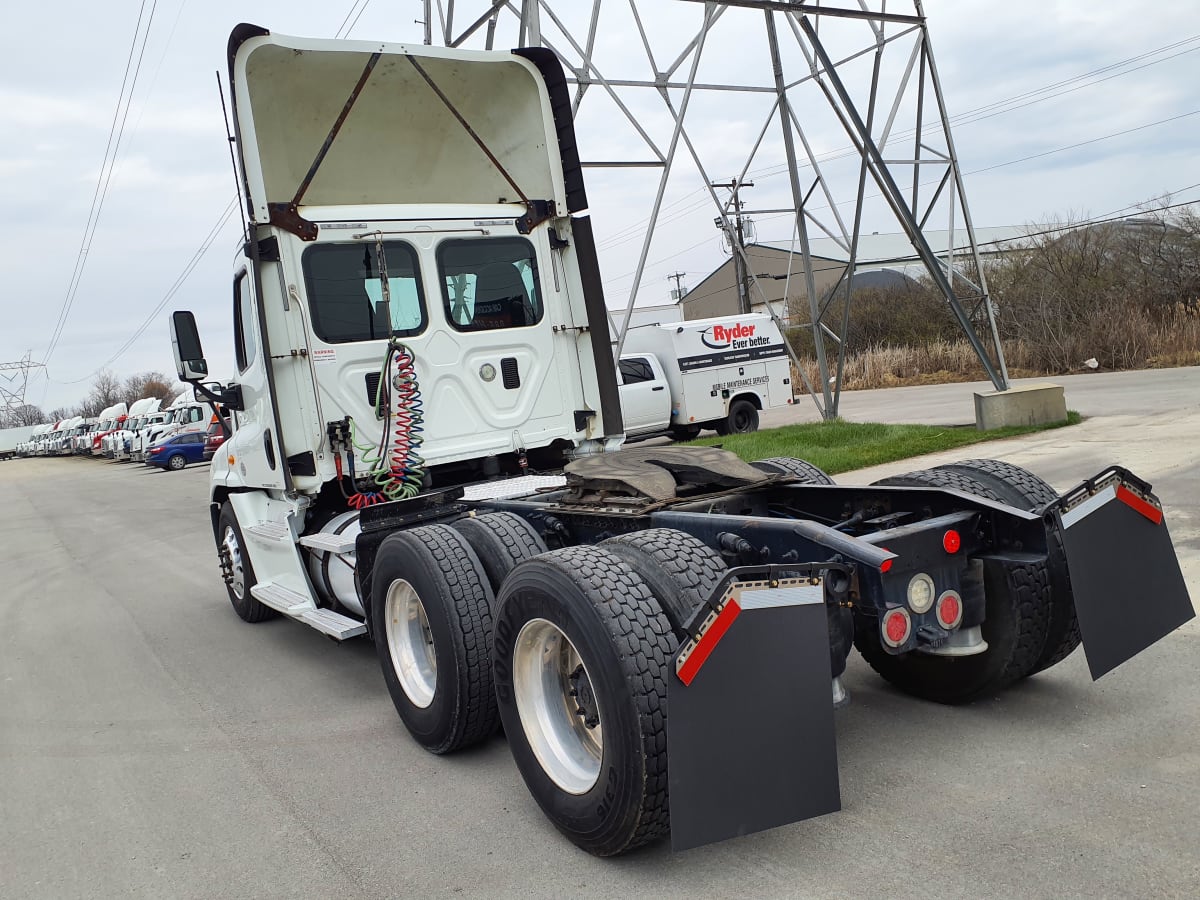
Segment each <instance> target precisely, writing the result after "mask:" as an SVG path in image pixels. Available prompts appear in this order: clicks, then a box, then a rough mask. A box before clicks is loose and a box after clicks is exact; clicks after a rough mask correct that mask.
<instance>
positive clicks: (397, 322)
mask: <svg viewBox="0 0 1200 900" xmlns="http://www.w3.org/2000/svg"><path fill="white" fill-rule="evenodd" d="M303 267H304V282H305V285H306V286H307V288H308V304H309V310H310V312H311V315H312V327H313V331H315V332H316V334H317V337H319V338H320V339H321V340H323V341H325V342H326V343H328V344H344V343H349V342H352V341H375V340H383V339H384V338H387V337H389V336H391V335H396V336H398V337H409V336H411V335H415V334H420V333H421V332H422V331H424V330H425V324H426V321H427V318H426V314H425V297H424V294H423V292H422V290H421V275H420V267H419V266H418V263H417V254H416V251H415V250H414V249H413V248H412V247H411V246H410V245H409V244H406V243H404V242H403V241H384V242H383V257H382V259H380V255H379V245H378V244H377V243H375V242H369V243H367V242H364V243H355V244H317V245H315V246H312V247H309V248H307V249H306V250H305V251H304V257H303ZM384 272H386V273H387V285H388V290H387V292H386V294H387V296H385V292H384V289H383V275H382V273H384Z"/></svg>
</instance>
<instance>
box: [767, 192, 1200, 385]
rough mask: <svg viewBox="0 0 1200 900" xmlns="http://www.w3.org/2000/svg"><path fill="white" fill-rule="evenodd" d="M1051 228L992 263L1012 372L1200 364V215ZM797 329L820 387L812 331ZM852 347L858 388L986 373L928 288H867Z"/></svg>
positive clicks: (846, 375)
mask: <svg viewBox="0 0 1200 900" xmlns="http://www.w3.org/2000/svg"><path fill="white" fill-rule="evenodd" d="M1047 231H1048V232H1049V233H1046V234H1037V235H1031V236H1030V237H1028V238H1026V239H1025V240H1023V241H1020V242H1016V243H1014V245H1013V246H1011V247H1009V248H1007V252H1005V253H1002V254H997V255H995V256H992V257H990V258H987V259H986V261H985V263H984V266H985V273H986V275H987V280H988V287H989V289H990V291H991V295H992V297H993V298H994V300H995V301H996V303H997V306H998V308H999V311H1000V315H999V318H998V326H999V329H1000V336H1001V340H1002V342H1003V345H1004V351H1005V358H1006V360H1007V362H1008V367H1009V371H1010V373H1011V374H1012V375H1013V376H1014V377H1024V376H1035V375H1061V374H1066V373H1070V372H1080V371H1090V368H1091V367H1090V366H1089V364H1088V361H1089V360H1091V361H1094V364H1095V365H1094V367H1095V368H1098V369H1099V370H1101V371H1103V370H1114V369H1139V368H1154V367H1164V368H1165V367H1170V366H1186V365H1200V212H1197V210H1196V209H1195V208H1193V207H1185V208H1183V209H1182V210H1175V211H1173V214H1172V215H1169V216H1168V215H1167V214H1166V213H1165V212H1158V213H1154V212H1150V213H1146V214H1144V215H1142V216H1139V217H1138V218H1136V219H1129V220H1123V221H1118V222H1108V223H1102V224H1098V225H1079V226H1074V227H1073V226H1071V225H1070V223H1068V224H1067V225H1065V226H1062V227H1059V228H1054V229H1047ZM789 336H790V338H791V339H792V341H793V345H794V346H796V348H797V350H798V351H799V353H800V355H801V357H802V358H805V359H807V360H809V361H808V363H807V364H806V365H805V370H806V371H805V374H806V375H807V376H808V379H809V383H812V384H815V383H816V378H817V366H816V362H815V360H813V359H812V332H811V330H810V329H809V328H807V327H803V326H801V327H797V328H794V329H792V330H791V332H790V335H789ZM847 350H848V352H847V358H846V363H845V369H844V372H843V380H842V383H843V386H844V387H845V388H846V389H849V390H853V389H860V388H874V387H891V386H895V385H899V384H932V383H938V382H947V381H968V380H983V379H984V377H985V376H984V373H983V369H982V367H981V366H980V365H979V361H978V359H977V358H976V357H975V354H974V352H973V351H972V349H971V347H970V345H969V344H968V343H967V342H966V341H965V340H964V339H963V337H962V333H961V331H960V330H959V327H958V324H957V322H956V320H955V319H954V317H953V315H952V314H951V312H950V309H949V307H948V305H947V304H946V303H945V302H943V301H942V299H941V297H940V296H939V295H938V294H937V293H936V292H935V291H934V290H933V289H932V288H931V287H930V286H929V285H928V284H922V283H914V284H912V285H910V286H909V287H907V288H901V289H892V290H888V291H878V290H874V291H862V292H857V293H856V294H855V297H854V302H853V304H852V306H851V315H850V339H849V341H848V342H847ZM829 352H830V353H831V354H832V353H833V348H832V347H830V348H829ZM831 359H836V356H833V355H831ZM832 365H833V363H832V362H831V366H832Z"/></svg>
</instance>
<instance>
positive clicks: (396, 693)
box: [371, 525, 499, 754]
mask: <svg viewBox="0 0 1200 900" xmlns="http://www.w3.org/2000/svg"><path fill="white" fill-rule="evenodd" d="M493 603H494V598H493V595H492V589H491V587H490V586H489V585H488V580H487V573H486V572H485V571H484V569H483V565H482V564H481V563H480V562H479V557H477V556H476V555H475V551H474V550H472V549H471V546H470V544H468V543H467V541H466V539H465V538H463V536H462V535H460V534H459V533H458V532H457V531H455V530H454V529H453V528H450V527H449V526H447V525H424V526H421V527H419V528H411V529H409V530H407V531H398V532H396V533H394V534H390V535H388V536H387V537H386V538H384V540H383V543H382V544H380V545H379V552H378V553H377V554H376V556H375V565H374V568H373V570H372V573H371V619H372V622H373V626H374V627H373V629H372V630H373V633H374V636H375V649H376V653H377V654H378V656H379V662H380V665H381V667H382V668H383V678H384V681H385V682H386V683H387V688H388V693H389V694H390V695H391V697H392V703H394V704H395V706H396V712H398V713H399V714H400V719H401V720H402V721H403V722H404V725H405V727H407V728H408V731H409V734H411V735H412V737H413V740H415V741H416V742H417V743H418V744H420V745H421V746H422V747H424V748H425V749H426V750H428V751H430V752H431V753H438V754H441V753H450V752H452V751H454V750H458V749H460V748H462V747H467V746H470V745H471V744H476V743H478V742H479V741H482V740H484V739H485V738H487V737H488V736H489V735H491V734H492V733H494V732H495V730H496V726H497V724H498V721H499V720H498V716H497V713H496V699H495V694H494V690H493V687H492V670H491V661H490V655H491V650H492V605H493Z"/></svg>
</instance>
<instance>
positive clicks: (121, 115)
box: [42, 0, 158, 363]
mask: <svg viewBox="0 0 1200 900" xmlns="http://www.w3.org/2000/svg"><path fill="white" fill-rule="evenodd" d="M157 6H158V0H154V3H152V4H151V7H150V16H149V18H148V19H147V20H146V29H145V32H144V33H142V32H141V28H142V18H143V15H144V13H145V9H146V0H142V5H141V7H140V8H139V10H138V19H137V23H136V24H135V25H134V29H133V39H132V41H131V42H130V45H129V56H128V58H127V59H126V61H125V74H124V76H123V77H122V79H121V91H120V93H119V94H118V96H117V106H116V109H115V110H114V111H113V120H112V124H111V125H110V126H109V130H108V142H107V144H106V145H105V148H104V159H103V161H102V162H101V164H100V174H99V176H98V177H97V179H96V189H95V191H93V193H92V205H91V209H90V210H89V211H88V218H87V222H86V224H85V225H84V229H83V237H82V238H81V239H80V243H79V252H78V254H77V255H76V257H75V268H74V270H73V271H72V272H71V278H70V281H69V282H68V283H67V293H66V296H65V297H64V298H63V305H62V308H61V309H60V311H59V314H58V320H57V322H56V323H55V325H54V330H53V332H52V333H51V335H50V342H49V344H48V345H47V347H46V353H45V354H44V355H43V356H42V362H43V363H48V362H49V361H50V357H51V356H52V355H53V354H54V350H55V349H56V348H57V347H58V342H59V339H60V338H61V337H62V332H63V329H64V328H65V327H66V324H67V320H68V317H69V315H70V313H71V307H72V306H73V305H74V303H75V297H76V296H77V294H78V292H79V285H80V283H81V282H82V281H83V272H84V268H85V267H86V266H87V258H88V252H89V250H90V249H91V242H92V239H93V238H94V237H95V234H96V227H97V226H98V225H99V224H100V212H101V210H102V209H103V207H104V200H105V198H106V197H107V196H108V186H109V184H110V182H111V181H112V174H113V169H114V168H115V166H116V161H117V154H118V152H119V151H120V147H121V139H122V137H123V136H124V134H125V123H126V121H127V120H128V118H129V105H130V102H131V101H132V100H133V92H134V90H135V88H136V87H137V79H138V73H139V72H141V69H142V60H143V59H144V57H145V55H146V42H147V41H148V40H149V37H150V26H151V25H152V24H153V22H154V11H155V9H156V8H157ZM139 33H141V38H142V46H141V50H140V51H138V54H137V64H136V66H134V65H133V55H134V51H135V50H136V49H137V44H138V36H139ZM131 67H133V78H132V80H130V68H131ZM126 86H128V88H129V90H128V93H126V90H125V89H126ZM122 107H124V108H123V109H122ZM118 119H119V120H120V127H119V128H118V125H117V121H118Z"/></svg>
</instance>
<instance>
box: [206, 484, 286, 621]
mask: <svg viewBox="0 0 1200 900" xmlns="http://www.w3.org/2000/svg"><path fill="white" fill-rule="evenodd" d="M245 548H246V542H245V541H244V540H243V539H242V529H241V527H240V526H239V525H238V521H237V514H236V513H235V512H234V511H233V507H232V506H230V505H229V504H228V503H226V504H225V505H224V506H222V507H221V515H220V517H219V518H218V519H217V555H218V556H219V557H220V560H221V573H222V575H223V576H224V578H225V589H226V590H227V591H229V602H230V603H231V604H232V605H233V611H234V612H235V613H237V614H238V616H239V617H240V618H241V619H242V620H243V621H246V622H250V623H255V622H262V621H265V620H266V619H273V618H275V616H277V615H279V613H277V612H276V611H275V610H273V609H271V607H269V606H267V605H265V604H263V603H259V602H258V601H257V600H255V599H254V597H253V596H252V595H251V594H250V589H251V588H252V587H254V585H255V584H257V583H258V581H257V579H256V578H255V577H254V567H253V566H252V565H250V557H249V556H247V555H246V549H245Z"/></svg>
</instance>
